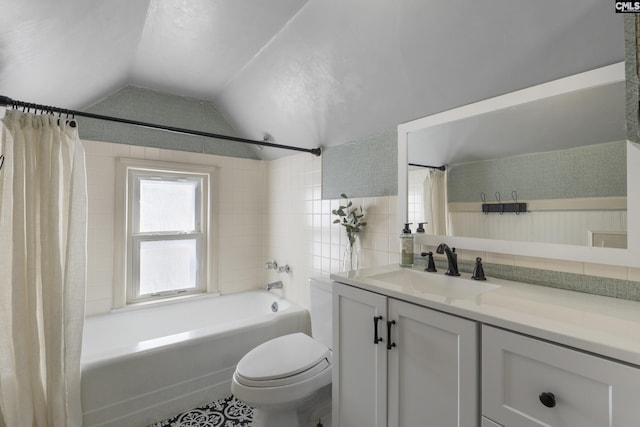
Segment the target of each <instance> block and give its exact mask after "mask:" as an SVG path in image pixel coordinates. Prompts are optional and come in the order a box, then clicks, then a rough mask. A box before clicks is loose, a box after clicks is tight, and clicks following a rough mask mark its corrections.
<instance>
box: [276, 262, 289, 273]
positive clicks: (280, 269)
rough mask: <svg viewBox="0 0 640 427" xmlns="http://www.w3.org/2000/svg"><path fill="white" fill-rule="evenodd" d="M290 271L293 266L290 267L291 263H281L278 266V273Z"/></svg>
mask: <svg viewBox="0 0 640 427" xmlns="http://www.w3.org/2000/svg"><path fill="white" fill-rule="evenodd" d="M290 272H291V267H289V264H285V265H281V266H280V267H278V273H290Z"/></svg>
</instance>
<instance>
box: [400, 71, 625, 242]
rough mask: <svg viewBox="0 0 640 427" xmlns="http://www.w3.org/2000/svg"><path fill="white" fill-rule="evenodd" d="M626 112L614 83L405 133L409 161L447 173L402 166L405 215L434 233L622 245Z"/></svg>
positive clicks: (618, 85) (622, 88)
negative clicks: (405, 177) (405, 174)
mask: <svg viewBox="0 0 640 427" xmlns="http://www.w3.org/2000/svg"><path fill="white" fill-rule="evenodd" d="M624 109H625V86H624V81H619V82H615V83H609V84H605V85H598V86H595V87H588V88H578V89H576V90H571V91H569V92H566V93H562V94H559V95H555V96H550V97H546V98H543V99H538V100H535V101H530V102H526V103H524V104H517V105H512V106H508V107H506V108H499V109H496V110H492V111H485V112H482V113H481V114H472V115H467V116H465V117H461V118H457V119H455V120H447V121H444V122H442V123H439V124H437V125H433V126H429V127H425V128H421V129H418V130H413V131H411V132H409V133H408V134H407V141H408V153H407V154H408V162H409V164H418V165H429V166H441V165H446V170H445V171H440V170H438V169H434V168H430V167H421V166H409V168H408V170H409V172H408V189H407V190H408V192H407V214H408V221H409V222H412V223H414V224H417V223H420V222H427V224H426V225H425V229H426V232H427V233H429V234H432V235H439V236H461V237H475V238H483V239H499V240H510V241H523V242H544V243H561V244H569V245H578V246H600V247H613V248H626V247H627V235H626V232H627V200H626V191H627V181H626V179H627V174H626V172H627V171H626V149H627V145H626V144H627V143H626V141H625V138H626V133H625V110H624ZM525 204H526V210H522V207H524V206H525ZM414 229H415V227H414Z"/></svg>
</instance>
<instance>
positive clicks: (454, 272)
mask: <svg viewBox="0 0 640 427" xmlns="http://www.w3.org/2000/svg"><path fill="white" fill-rule="evenodd" d="M436 252H437V253H439V254H444V253H446V254H447V262H448V263H449V266H448V267H447V272H446V273H444V274H446V275H447V276H459V275H460V273H459V272H458V254H457V253H456V248H453V249H451V248H449V246H447V244H446V243H440V245H438V248H437V249H436Z"/></svg>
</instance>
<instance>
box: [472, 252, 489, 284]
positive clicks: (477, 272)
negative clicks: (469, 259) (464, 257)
mask: <svg viewBox="0 0 640 427" xmlns="http://www.w3.org/2000/svg"><path fill="white" fill-rule="evenodd" d="M471 278H472V279H473V280H487V278H486V277H485V276H484V268H483V267H482V258H480V257H477V258H476V265H475V267H473V273H472V274H471Z"/></svg>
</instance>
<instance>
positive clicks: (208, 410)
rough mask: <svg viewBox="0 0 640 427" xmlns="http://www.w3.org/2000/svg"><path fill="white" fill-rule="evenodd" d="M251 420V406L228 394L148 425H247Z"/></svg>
mask: <svg viewBox="0 0 640 427" xmlns="http://www.w3.org/2000/svg"><path fill="white" fill-rule="evenodd" d="M252 422H253V408H252V407H250V406H247V405H246V404H245V403H244V402H241V401H240V400H237V399H236V398H235V397H233V396H229V397H227V398H224V399H220V400H216V401H215V402H213V403H209V404H208V405H205V406H203V407H201V408H196V409H192V410H190V411H187V412H183V413H182V414H180V415H178V416H176V417H173V418H170V419H168V420H164V421H160V422H158V423H155V424H152V425H150V426H149V427H249V426H251V423H252Z"/></svg>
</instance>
